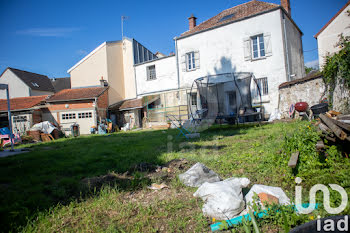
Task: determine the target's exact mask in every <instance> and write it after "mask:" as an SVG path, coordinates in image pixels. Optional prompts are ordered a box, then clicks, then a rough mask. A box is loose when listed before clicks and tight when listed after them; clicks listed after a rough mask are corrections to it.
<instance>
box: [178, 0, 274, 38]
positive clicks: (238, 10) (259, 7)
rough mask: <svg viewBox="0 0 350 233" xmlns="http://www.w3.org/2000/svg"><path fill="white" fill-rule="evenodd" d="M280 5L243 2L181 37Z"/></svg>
mask: <svg viewBox="0 0 350 233" xmlns="http://www.w3.org/2000/svg"><path fill="white" fill-rule="evenodd" d="M279 7H280V6H279V5H277V4H274V3H267V2H261V1H256V0H252V1H250V2H247V3H243V4H241V5H238V6H235V7H232V8H229V9H226V10H224V11H222V12H221V13H219V14H218V15H216V16H214V17H212V18H210V19H208V20H206V21H204V22H203V23H201V24H199V25H197V26H196V27H194V28H193V29H191V30H189V31H187V32H184V33H182V34H181V37H182V36H187V35H191V34H193V33H196V32H200V31H203V30H206V29H210V28H214V27H217V26H220V25H223V24H227V23H230V22H233V21H237V20H241V19H244V18H246V17H249V16H253V15H256V14H259V13H262V12H265V11H270V10H272V9H277V8H279Z"/></svg>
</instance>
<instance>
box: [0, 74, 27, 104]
mask: <svg viewBox="0 0 350 233" xmlns="http://www.w3.org/2000/svg"><path fill="white" fill-rule="evenodd" d="M0 83H1V84H8V85H9V90H10V98H16V97H27V96H30V88H29V87H28V86H27V84H25V83H24V82H23V81H22V80H21V79H20V78H18V77H17V76H16V75H15V74H14V73H13V72H12V71H11V70H6V71H5V72H4V73H3V75H2V76H1V77H0ZM0 99H6V90H0Z"/></svg>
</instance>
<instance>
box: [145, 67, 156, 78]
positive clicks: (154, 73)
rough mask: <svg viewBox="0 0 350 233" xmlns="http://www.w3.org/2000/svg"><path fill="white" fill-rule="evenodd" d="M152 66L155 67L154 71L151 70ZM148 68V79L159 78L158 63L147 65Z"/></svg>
mask: <svg viewBox="0 0 350 233" xmlns="http://www.w3.org/2000/svg"><path fill="white" fill-rule="evenodd" d="M151 68H154V69H153V70H154V72H151ZM146 70H147V81H152V80H156V79H157V73H156V65H150V66H147V67H146Z"/></svg>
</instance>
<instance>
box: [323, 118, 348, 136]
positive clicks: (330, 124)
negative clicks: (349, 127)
mask: <svg viewBox="0 0 350 233" xmlns="http://www.w3.org/2000/svg"><path fill="white" fill-rule="evenodd" d="M320 118H321V120H322V121H323V123H324V124H326V125H327V126H328V128H329V129H330V130H331V131H332V132H333V133H334V134H335V135H336V136H337V137H338V138H339V139H341V140H345V139H346V138H347V134H346V133H345V132H344V131H343V130H342V129H341V128H340V127H338V126H337V125H336V124H335V123H334V122H333V119H332V118H329V117H327V116H326V115H324V114H320Z"/></svg>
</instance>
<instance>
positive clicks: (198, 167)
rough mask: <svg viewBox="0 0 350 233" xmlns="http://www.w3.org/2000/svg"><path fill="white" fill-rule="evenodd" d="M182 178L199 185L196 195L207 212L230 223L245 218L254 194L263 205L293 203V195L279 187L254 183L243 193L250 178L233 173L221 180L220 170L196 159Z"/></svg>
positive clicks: (217, 227)
mask: <svg viewBox="0 0 350 233" xmlns="http://www.w3.org/2000/svg"><path fill="white" fill-rule="evenodd" d="M179 179H180V181H181V182H183V183H184V184H185V185H187V186H190V187H199V188H198V189H197V191H196V192H195V193H194V194H193V196H194V197H200V198H202V200H203V201H204V205H203V208H202V211H203V214H204V215H205V216H208V217H211V218H215V219H217V220H226V221H229V224H231V225H232V224H239V223H241V222H242V216H245V215H247V214H248V212H249V210H250V209H251V207H250V206H252V204H253V202H254V201H255V200H254V196H255V195H257V196H258V203H259V204H260V205H261V206H262V207H263V208H264V204H266V203H267V204H279V205H290V204H291V202H290V199H289V198H288V197H287V195H286V194H285V193H284V191H283V190H282V189H281V188H279V187H272V186H266V185H261V184H254V185H253V186H252V188H251V189H250V191H249V192H248V193H247V194H246V195H245V196H244V195H243V188H247V187H248V185H249V184H250V180H249V179H248V178H236V177H231V178H229V179H226V180H223V181H221V179H220V177H219V176H218V174H216V173H215V172H214V171H212V170H210V169H209V168H207V167H206V166H205V165H203V164H201V163H196V164H195V165H193V166H192V167H191V168H190V169H189V170H188V171H186V172H185V173H183V174H180V175H179ZM255 203H256V202H255ZM237 219H238V220H237ZM232 220H234V221H232ZM234 222H236V223H234ZM214 225H215V226H214ZM218 225H220V223H217V224H213V225H212V230H214V229H219V226H218Z"/></svg>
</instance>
